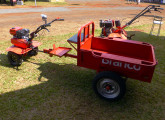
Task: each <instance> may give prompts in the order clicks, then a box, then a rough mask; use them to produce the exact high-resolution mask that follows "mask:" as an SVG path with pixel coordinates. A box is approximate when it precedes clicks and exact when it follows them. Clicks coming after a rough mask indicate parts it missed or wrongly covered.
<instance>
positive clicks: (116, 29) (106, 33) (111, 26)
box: [100, 5, 163, 39]
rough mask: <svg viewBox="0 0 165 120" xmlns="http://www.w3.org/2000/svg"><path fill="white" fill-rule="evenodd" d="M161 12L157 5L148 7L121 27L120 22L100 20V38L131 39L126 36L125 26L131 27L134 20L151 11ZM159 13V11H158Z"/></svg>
mask: <svg viewBox="0 0 165 120" xmlns="http://www.w3.org/2000/svg"><path fill="white" fill-rule="evenodd" d="M152 10H153V11H159V10H163V8H160V6H159V5H149V6H147V7H146V8H145V9H143V10H142V11H141V12H140V13H139V14H137V15H136V16H135V17H134V18H133V19H132V20H130V21H129V22H128V23H126V24H125V25H124V26H121V23H120V20H111V19H109V20H100V27H101V28H102V32H101V37H113V38H114V37H115V38H122V39H131V37H132V36H134V34H133V35H131V36H128V35H127V32H126V31H125V30H124V28H126V27H127V26H129V25H131V24H132V23H133V22H134V21H135V20H136V19H138V18H139V17H141V16H143V15H145V14H146V13H148V12H149V13H151V11H152ZM159 12H160V11H159Z"/></svg>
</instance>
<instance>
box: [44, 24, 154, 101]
mask: <svg viewBox="0 0 165 120" xmlns="http://www.w3.org/2000/svg"><path fill="white" fill-rule="evenodd" d="M94 26H95V25H94V22H92V21H91V22H89V23H87V24H85V25H83V26H82V27H81V28H80V29H79V31H78V34H76V35H74V36H73V37H71V38H69V39H68V40H67V41H68V43H69V44H71V46H73V48H74V49H75V50H76V51H77V54H76V55H74V54H69V51H70V50H71V48H66V47H56V46H55V44H54V45H53V49H44V52H45V53H48V54H49V55H50V56H51V57H52V56H53V55H55V56H58V57H62V56H65V57H71V58H76V59H77V66H80V67H85V68H89V69H93V70H96V71H97V73H98V74H97V75H96V77H95V78H94V81H93V88H94V90H95V92H96V93H97V94H98V95H99V96H100V97H101V98H105V99H108V100H112V101H113V100H119V99H121V98H122V97H123V96H124V94H125V92H126V84H125V82H126V78H128V77H129V78H133V79H137V80H140V81H144V82H151V79H152V76H153V73H154V69H155V66H156V64H157V61H156V59H155V54H154V48H153V46H152V45H151V44H148V43H145V42H138V41H132V40H123V39H121V38H115V37H109V38H108V37H105V38H101V37H94V30H95V27H94ZM73 44H77V48H76V47H74V46H75V45H73Z"/></svg>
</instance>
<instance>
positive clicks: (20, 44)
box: [6, 39, 41, 55]
mask: <svg viewBox="0 0 165 120" xmlns="http://www.w3.org/2000/svg"><path fill="white" fill-rule="evenodd" d="M13 40H14V39H13ZM17 40H18V39H17ZM17 40H16V41H14V43H13V42H12V43H13V44H14V45H13V46H11V47H9V48H7V49H6V50H7V51H11V52H14V53H16V54H19V55H22V54H26V53H27V52H29V51H30V50H32V48H30V47H29V46H28V43H27V41H26V40H24V39H19V40H18V41H17ZM32 45H33V47H38V46H40V45H41V43H40V42H37V41H33V42H32Z"/></svg>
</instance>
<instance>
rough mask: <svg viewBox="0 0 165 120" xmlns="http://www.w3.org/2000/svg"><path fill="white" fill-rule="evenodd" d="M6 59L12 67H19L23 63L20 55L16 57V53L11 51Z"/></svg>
mask: <svg viewBox="0 0 165 120" xmlns="http://www.w3.org/2000/svg"><path fill="white" fill-rule="evenodd" d="M7 57H8V60H9V62H10V64H11V65H13V66H20V65H21V64H22V62H23V59H22V56H21V55H18V54H16V53H13V52H11V51H9V52H8V54H7Z"/></svg>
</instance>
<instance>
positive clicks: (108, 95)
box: [93, 71, 126, 101]
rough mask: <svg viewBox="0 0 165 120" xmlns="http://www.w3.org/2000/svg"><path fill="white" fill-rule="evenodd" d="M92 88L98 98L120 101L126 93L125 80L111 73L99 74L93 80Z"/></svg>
mask: <svg viewBox="0 0 165 120" xmlns="http://www.w3.org/2000/svg"><path fill="white" fill-rule="evenodd" d="M93 88H94V91H95V92H96V94H98V95H99V97H101V98H104V99H106V100H110V101H115V100H120V99H121V98H122V97H123V96H124V94H125V92H126V84H125V80H124V79H123V78H121V77H120V76H119V75H117V74H116V73H113V72H107V71H105V72H101V73H99V74H98V75H96V77H95V78H94V80H93Z"/></svg>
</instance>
